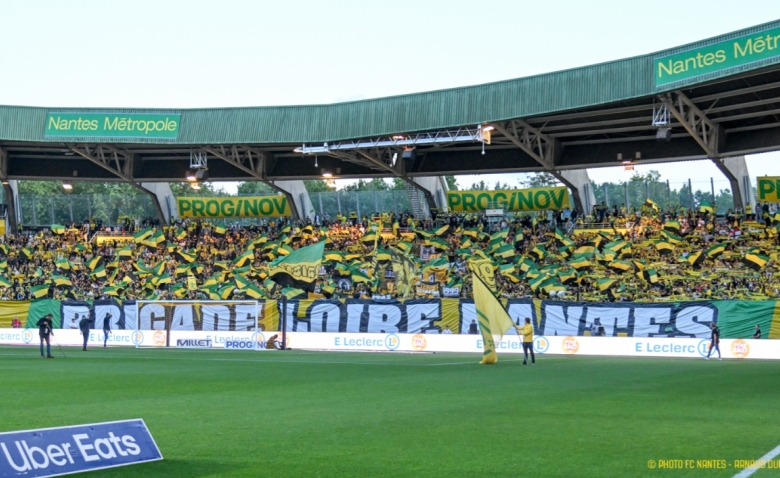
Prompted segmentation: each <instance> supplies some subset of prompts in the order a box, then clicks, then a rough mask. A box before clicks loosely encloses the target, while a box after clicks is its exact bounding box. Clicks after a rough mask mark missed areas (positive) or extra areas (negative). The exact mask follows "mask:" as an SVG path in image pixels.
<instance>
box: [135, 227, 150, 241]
mask: <svg viewBox="0 0 780 478" xmlns="http://www.w3.org/2000/svg"><path fill="white" fill-rule="evenodd" d="M151 235H152V228H151V227H146V228H144V229H141V230H140V231H138V232H136V233H135V234H133V242H135V243H136V244H141V243H142V242H143V241H145V240H146V239H147V238H148V237H149V236H151Z"/></svg>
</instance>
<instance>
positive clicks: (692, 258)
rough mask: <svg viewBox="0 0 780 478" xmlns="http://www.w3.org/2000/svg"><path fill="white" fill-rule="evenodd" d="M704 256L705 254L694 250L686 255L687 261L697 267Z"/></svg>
mask: <svg viewBox="0 0 780 478" xmlns="http://www.w3.org/2000/svg"><path fill="white" fill-rule="evenodd" d="M706 257H707V256H706V254H705V253H704V252H702V251H699V252H694V253H692V254H691V255H689V256H688V263H689V264H690V265H692V266H693V267H695V268H698V267H699V266H700V265H701V263H702V262H704V259H705V258H706Z"/></svg>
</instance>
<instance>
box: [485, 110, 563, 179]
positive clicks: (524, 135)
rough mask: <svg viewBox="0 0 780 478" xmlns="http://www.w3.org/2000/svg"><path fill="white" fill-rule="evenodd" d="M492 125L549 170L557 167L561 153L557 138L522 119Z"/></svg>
mask: <svg viewBox="0 0 780 478" xmlns="http://www.w3.org/2000/svg"><path fill="white" fill-rule="evenodd" d="M491 126H493V127H494V128H496V131H498V132H499V133H501V134H502V135H504V136H506V137H507V138H508V139H509V141H511V142H512V143H514V145H515V146H517V147H518V148H520V149H522V150H523V151H524V152H525V153H526V154H527V155H529V156H531V157H532V158H534V159H535V160H536V162H538V163H539V164H541V165H542V166H543V167H544V169H546V170H548V171H552V170H553V169H555V162H556V158H557V157H559V156H560V153H561V146H560V143H558V142H557V140H556V139H555V138H553V137H551V136H548V135H546V134H544V133H542V132H541V131H539V130H538V129H536V128H534V127H533V126H531V125H530V124H528V123H526V122H525V121H523V120H521V119H514V120H510V121H502V122H500V123H491Z"/></svg>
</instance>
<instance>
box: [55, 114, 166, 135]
mask: <svg viewBox="0 0 780 478" xmlns="http://www.w3.org/2000/svg"><path fill="white" fill-rule="evenodd" d="M180 125H181V115H179V114H157V113H49V114H48V115H47V116H46V128H45V129H44V137H47V138H49V137H95V138H157V139H176V138H177V137H178V135H179V126H180Z"/></svg>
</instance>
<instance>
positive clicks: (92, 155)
mask: <svg viewBox="0 0 780 478" xmlns="http://www.w3.org/2000/svg"><path fill="white" fill-rule="evenodd" d="M67 147H68V149H70V150H71V151H73V152H74V153H76V154H78V155H79V156H81V157H82V158H85V159H88V160H89V161H92V162H93V163H95V164H97V165H98V166H100V167H101V168H103V169H105V170H106V171H108V172H110V173H113V174H114V175H116V176H118V177H120V178H121V179H123V180H125V181H128V182H132V181H133V174H132V171H133V168H132V166H133V161H132V154H129V153H127V152H126V151H122V150H120V149H118V148H116V147H114V146H111V145H108V144H68V145H67Z"/></svg>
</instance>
